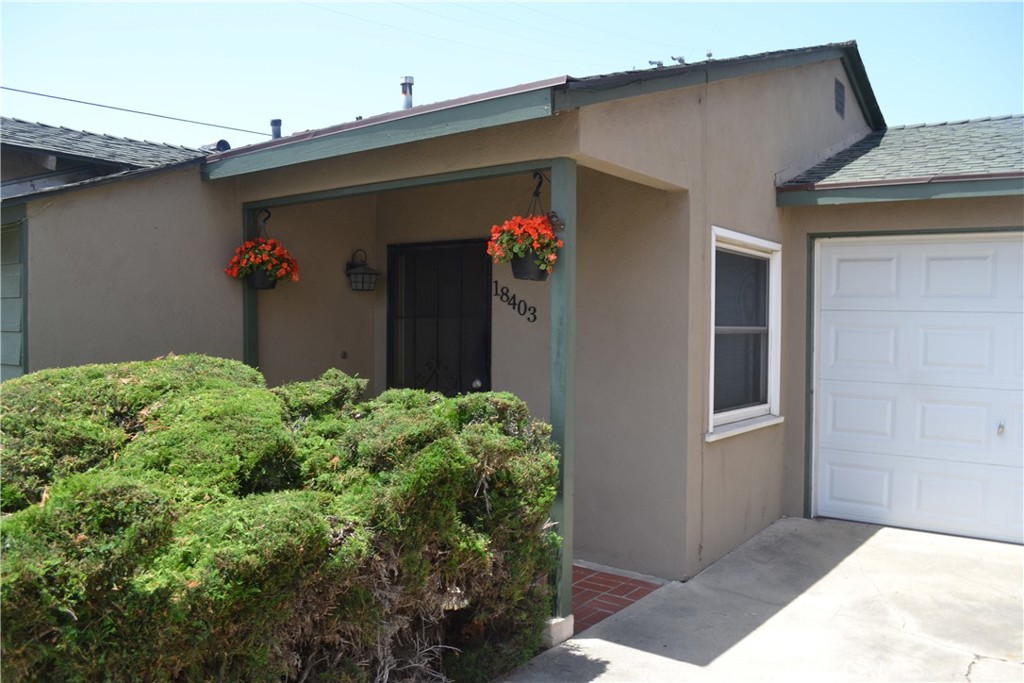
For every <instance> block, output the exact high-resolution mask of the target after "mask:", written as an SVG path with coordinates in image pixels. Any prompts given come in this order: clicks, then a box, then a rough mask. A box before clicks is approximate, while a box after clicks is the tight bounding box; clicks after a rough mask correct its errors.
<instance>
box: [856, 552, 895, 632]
mask: <svg viewBox="0 0 1024 683" xmlns="http://www.w3.org/2000/svg"><path fill="white" fill-rule="evenodd" d="M857 570H858V571H860V575H861V576H863V577H864V578H865V579H867V582H868V583H870V584H871V587H872V588H874V589H875V593H877V594H878V597H879V598H881V599H882V602H883V603H885V606H886V607H888V608H889V610H890V611H891V612H893V613H894V614H895V615H896V616H898V617H899V618H900V622H901V623H900V630H901V631H905V630H906V629H907V617H906V616H904V614H903V611H902V610H900V609H898V608H897V607H896V605H894V604H892V603H891V602H889V598H887V597H886V596H885V593H883V592H882V589H881V588H879V587H878V584H877V583H875V580H874V579H872V578H871V576H869V575H868V573H867V572H866V571H864V565H863V564H858V565H857Z"/></svg>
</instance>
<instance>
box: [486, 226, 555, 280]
mask: <svg viewBox="0 0 1024 683" xmlns="http://www.w3.org/2000/svg"><path fill="white" fill-rule="evenodd" d="M552 218H554V221H555V222H559V221H558V217H557V216H556V215H554V212H553V211H552V212H551V213H550V214H543V215H540V216H525V217H524V216H512V218H509V219H508V220H507V221H505V222H504V223H502V224H501V225H495V226H492V227H491V239H490V241H489V242H488V243H487V254H488V255H489V256H490V257H491V258H493V259H494V262H495V263H505V262H506V261H511V262H512V275H513V277H515V278H516V279H517V280H546V279H547V277H548V273H550V272H551V270H552V269H553V268H554V267H555V263H556V262H557V261H558V250H559V249H561V248H562V246H564V245H563V243H562V240H560V239H558V237H556V236H555V229H554V225H553V222H552ZM517 261H518V262H519V263H518V265H517V263H516V262H517ZM524 261H525V262H526V263H525V264H524V263H523V262H524Z"/></svg>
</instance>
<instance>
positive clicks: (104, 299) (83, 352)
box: [27, 167, 242, 370]
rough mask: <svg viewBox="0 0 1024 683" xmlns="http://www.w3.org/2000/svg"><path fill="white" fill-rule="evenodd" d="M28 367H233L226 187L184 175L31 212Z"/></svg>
mask: <svg viewBox="0 0 1024 683" xmlns="http://www.w3.org/2000/svg"><path fill="white" fill-rule="evenodd" d="M27 216H28V278H29V282H28V293H29V295H28V297H29V308H28V335H29V337H28V344H29V369H30V370H38V369H41V368H46V367H53V366H67V365H78V364H82V363H96V362H113V361H125V360H142V359H150V358H154V357H157V356H162V355H164V354H167V353H172V352H173V353H179V354H181V353H207V354H211V355H215V356H223V357H227V358H240V357H241V351H242V346H241V343H242V324H241V323H242V316H241V300H242V295H241V293H242V289H241V284H240V283H238V282H237V281H234V280H232V279H231V278H229V277H227V275H225V274H224V270H223V269H224V267H225V266H226V265H227V263H228V260H229V258H230V257H231V254H232V252H233V250H234V248H235V246H237V244H238V242H239V239H240V238H241V235H242V231H241V213H240V211H239V210H238V208H237V205H236V204H235V203H234V196H233V193H232V192H231V189H230V188H229V187H216V186H211V185H208V184H204V183H201V182H199V178H198V170H197V169H196V168H195V167H188V168H184V169H180V170H175V171H168V172H165V173H160V174H157V175H150V176H145V177H141V178H136V179H131V180H124V181H122V182H119V183H114V184H105V185H100V186H97V187H95V188H91V189H83V190H79V191H76V192H72V193H66V194H59V195H56V196H53V197H50V198H43V199H39V200H38V201H34V202H31V203H30V204H29V205H28V211H27Z"/></svg>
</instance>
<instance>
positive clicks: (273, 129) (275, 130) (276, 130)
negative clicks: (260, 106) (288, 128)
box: [270, 119, 281, 140]
mask: <svg viewBox="0 0 1024 683" xmlns="http://www.w3.org/2000/svg"><path fill="white" fill-rule="evenodd" d="M270 137H271V138H273V139H274V140H276V139H278V138H279V137H281V119H270Z"/></svg>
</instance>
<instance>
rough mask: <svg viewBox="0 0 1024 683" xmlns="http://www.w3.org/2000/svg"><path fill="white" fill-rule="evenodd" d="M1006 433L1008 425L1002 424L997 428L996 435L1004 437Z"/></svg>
mask: <svg viewBox="0 0 1024 683" xmlns="http://www.w3.org/2000/svg"><path fill="white" fill-rule="evenodd" d="M1005 431H1006V423H1005V422H1000V423H999V426H998V427H996V434H999V435H1000V436H1002V434H1003V432H1005Z"/></svg>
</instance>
